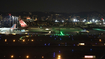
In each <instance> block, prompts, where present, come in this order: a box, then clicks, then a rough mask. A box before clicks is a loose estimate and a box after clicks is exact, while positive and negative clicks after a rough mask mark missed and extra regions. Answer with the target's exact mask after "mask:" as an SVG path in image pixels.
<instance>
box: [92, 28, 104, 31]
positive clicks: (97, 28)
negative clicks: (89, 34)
mask: <svg viewBox="0 0 105 59" xmlns="http://www.w3.org/2000/svg"><path fill="white" fill-rule="evenodd" d="M93 30H98V31H105V30H103V29H99V28H93Z"/></svg>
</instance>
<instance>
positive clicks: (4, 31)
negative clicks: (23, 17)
mask: <svg viewBox="0 0 105 59" xmlns="http://www.w3.org/2000/svg"><path fill="white" fill-rule="evenodd" d="M11 31H13V30H12V29H11V28H0V33H1V34H6V33H10V32H11Z"/></svg>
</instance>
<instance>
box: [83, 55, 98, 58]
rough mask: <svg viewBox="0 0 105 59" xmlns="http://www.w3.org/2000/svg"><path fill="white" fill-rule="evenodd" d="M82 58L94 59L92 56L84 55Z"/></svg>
mask: <svg viewBox="0 0 105 59" xmlns="http://www.w3.org/2000/svg"><path fill="white" fill-rule="evenodd" d="M84 58H87V59H90V58H96V56H94V55H85V56H84Z"/></svg>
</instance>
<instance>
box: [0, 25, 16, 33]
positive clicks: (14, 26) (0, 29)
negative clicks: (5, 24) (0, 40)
mask: <svg viewBox="0 0 105 59" xmlns="http://www.w3.org/2000/svg"><path fill="white" fill-rule="evenodd" d="M14 29H16V24H14V25H13V26H12V27H11V28H0V33H1V34H6V33H10V32H12V31H13V30H14Z"/></svg>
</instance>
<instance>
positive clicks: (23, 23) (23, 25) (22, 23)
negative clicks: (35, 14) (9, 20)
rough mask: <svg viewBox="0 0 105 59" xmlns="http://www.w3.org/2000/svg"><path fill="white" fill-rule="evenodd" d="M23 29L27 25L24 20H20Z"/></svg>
mask: <svg viewBox="0 0 105 59" xmlns="http://www.w3.org/2000/svg"><path fill="white" fill-rule="evenodd" d="M19 23H20V25H21V27H27V24H26V23H25V22H24V21H23V20H21V19H20V20H19Z"/></svg>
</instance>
